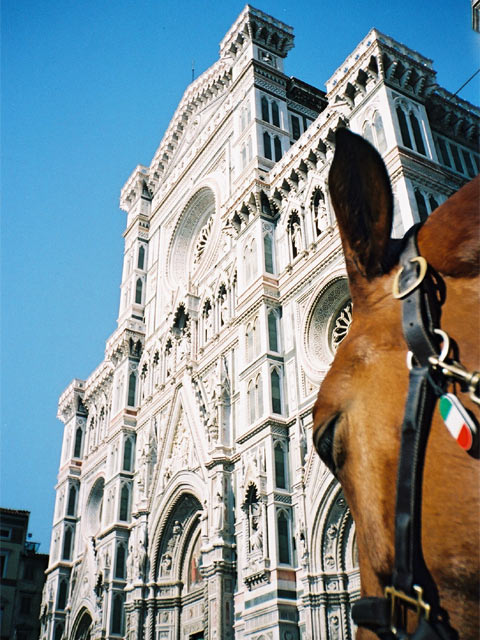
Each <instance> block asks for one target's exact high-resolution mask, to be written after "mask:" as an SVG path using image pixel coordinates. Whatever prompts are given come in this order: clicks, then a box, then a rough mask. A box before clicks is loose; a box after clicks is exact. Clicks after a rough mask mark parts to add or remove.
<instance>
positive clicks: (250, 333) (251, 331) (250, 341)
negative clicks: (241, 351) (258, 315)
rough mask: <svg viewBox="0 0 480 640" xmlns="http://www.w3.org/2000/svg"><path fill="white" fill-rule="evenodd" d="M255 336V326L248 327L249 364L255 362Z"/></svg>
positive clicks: (247, 351) (247, 352)
mask: <svg viewBox="0 0 480 640" xmlns="http://www.w3.org/2000/svg"><path fill="white" fill-rule="evenodd" d="M253 334H254V324H253V323H252V324H248V325H247V332H246V334H245V337H246V343H247V349H246V355H247V362H251V361H252V360H253V340H254V337H253Z"/></svg>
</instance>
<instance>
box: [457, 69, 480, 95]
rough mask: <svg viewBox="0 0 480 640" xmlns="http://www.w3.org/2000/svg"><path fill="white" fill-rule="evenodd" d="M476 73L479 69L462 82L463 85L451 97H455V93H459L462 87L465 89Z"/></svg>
mask: <svg viewBox="0 0 480 640" xmlns="http://www.w3.org/2000/svg"><path fill="white" fill-rule="evenodd" d="M477 73H480V69H477V70H476V71H475V73H474V74H473V76H470V78H469V79H468V80H467V81H466V82H464V83H463V84H462V86H461V87H460V89H457V90H456V91H455V93H454V94H453V95H454V96H456V95H457V93H460V91H461V90H462V89H463V87H466V86H467V84H468V83H469V82H470V80H473V78H474V77H475V76H476V75H477Z"/></svg>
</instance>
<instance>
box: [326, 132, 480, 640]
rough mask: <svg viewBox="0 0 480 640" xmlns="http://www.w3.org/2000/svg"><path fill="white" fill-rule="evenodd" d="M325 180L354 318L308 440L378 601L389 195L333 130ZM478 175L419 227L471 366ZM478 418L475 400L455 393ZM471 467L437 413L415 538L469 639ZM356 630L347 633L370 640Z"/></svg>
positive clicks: (384, 567)
mask: <svg viewBox="0 0 480 640" xmlns="http://www.w3.org/2000/svg"><path fill="white" fill-rule="evenodd" d="M336 138H337V141H336V152H335V158H334V161H333V164H332V167H331V170H330V176H329V186H330V194H331V199H332V203H333V206H334V209H335V213H336V217H337V221H338V227H339V231H340V236H341V240H342V245H343V250H344V254H345V261H346V268H347V273H348V278H349V284H350V291H351V296H352V300H353V309H354V313H353V321H352V324H351V327H350V331H349V333H348V335H347V337H346V338H345V339H344V340H343V342H342V343H341V344H340V345H339V347H338V350H337V353H336V357H335V360H334V362H333V365H332V367H331V369H330V371H329V372H328V374H327V376H326V377H325V380H324V381H323V383H322V386H321V388H320V391H319V394H318V399H317V401H316V404H315V407H314V410H313V418H314V428H313V440H314V444H315V446H316V448H317V451H318V452H319V454H320V456H321V457H322V459H323V460H324V461H325V462H326V464H328V466H329V467H330V468H331V469H332V471H333V472H334V473H335V475H336V476H337V478H338V479H339V481H340V483H341V485H342V487H343V490H344V493H345V496H346V498H347V501H348V504H349V506H350V509H351V512H352V515H353V518H354V520H355V524H356V531H357V544H358V551H359V562H360V575H361V589H362V595H368V596H383V593H384V588H385V586H386V585H388V584H389V583H390V579H391V574H392V567H393V557H394V518H395V516H394V512H395V492H396V489H395V487H396V472H397V465H398V456H399V446H400V432H401V424H402V417H403V412H404V405H405V399H406V395H407V388H408V370H407V367H406V352H407V346H406V343H405V340H404V337H403V333H402V327H401V303H400V302H399V301H398V300H395V299H394V298H393V297H392V282H393V280H394V276H395V274H396V272H398V270H399V268H398V263H397V264H392V259H391V255H392V253H391V245H392V241H391V240H390V231H391V225H392V208H393V207H392V192H391V187H390V181H389V178H388V175H387V171H386V168H385V165H384V164H383V161H382V159H381V157H380V156H379V154H378V153H377V152H376V150H375V149H374V148H373V147H372V146H371V145H370V144H368V143H367V142H365V141H364V140H363V139H362V138H360V137H359V136H356V135H355V134H352V133H351V132H349V131H348V130H346V129H339V130H338V131H337V136H336ZM479 187H480V182H479V178H477V179H475V180H473V181H472V182H470V183H469V184H467V185H465V186H464V187H463V188H462V189H460V190H459V191H458V192H457V193H456V194H455V195H453V196H452V197H451V198H450V199H449V200H447V201H446V202H445V203H444V204H442V205H441V206H440V207H438V209H437V210H436V211H435V212H434V213H432V215H431V216H430V217H429V218H428V220H427V221H426V222H425V224H424V225H423V227H422V228H421V229H420V231H419V234H418V246H419V252H420V255H422V256H424V257H425V258H426V260H427V261H428V263H429V265H431V267H433V269H434V270H436V272H438V273H439V274H440V275H441V278H442V279H443V281H444V283H445V285H446V301H445V304H444V306H443V310H442V319H441V326H442V329H443V330H445V331H446V332H447V333H448V334H449V336H450V337H451V338H452V340H454V341H455V343H456V345H457V347H458V354H457V360H459V361H461V362H462V364H463V365H464V367H465V368H466V369H468V370H469V371H472V370H478V369H479V368H480V366H479V364H480V354H479V341H480V321H479V318H480V314H479V312H480V300H479V296H480V283H479V275H480V255H479V254H480V235H479V202H478V201H479V198H478V195H479ZM455 392H456V393H457V394H458V396H459V398H460V399H461V402H462V403H463V405H464V406H465V407H466V408H468V409H469V410H471V411H472V412H473V413H474V415H475V416H476V417H477V420H478V415H479V411H478V406H476V405H475V404H474V403H473V402H471V401H470V399H469V397H468V394H467V393H460V392H459V389H458V386H456V388H455ZM479 515H480V506H479V462H478V460H475V459H474V458H473V457H471V456H470V455H469V454H468V453H467V452H465V451H464V450H463V449H461V448H460V446H459V445H458V444H457V442H456V441H455V440H454V439H453V437H452V436H451V435H450V434H449V432H448V431H447V428H446V427H445V425H444V423H443V422H442V420H441V418H440V416H438V415H437V412H435V417H434V420H433V424H432V429H431V433H430V437H429V441H428V446H427V454H426V461H425V469H424V481H423V501H422V542H423V552H424V556H425V560H426V564H427V566H428V568H429V570H430V572H431V574H432V576H433V578H434V580H435V581H436V584H437V587H438V591H439V595H440V604H441V606H442V607H443V608H444V609H445V610H446V611H447V612H448V614H449V616H450V623H451V625H452V626H453V627H454V628H455V629H456V630H457V632H458V634H459V637H460V638H462V639H466V638H468V639H470V638H471V639H474V638H475V639H477V638H478V637H479V628H480V627H479V575H480V574H479V531H480V529H479ZM374 637H376V636H375V635H374V634H373V633H371V632H369V631H366V630H364V629H363V630H359V632H358V635H357V638H362V639H363V638H374Z"/></svg>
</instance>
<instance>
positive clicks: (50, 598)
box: [41, 5, 480, 640]
mask: <svg viewBox="0 0 480 640" xmlns="http://www.w3.org/2000/svg"><path fill="white" fill-rule="evenodd" d="M292 46H293V30H292V28H291V27H289V26H287V25H285V24H283V23H282V22H280V21H278V20H276V19H275V18H273V17H271V16H269V15H266V14H265V13H263V12H261V11H258V10H256V9H254V8H253V7H251V6H249V5H247V6H246V7H245V9H244V10H243V12H242V13H241V15H240V16H239V17H238V19H237V20H236V22H235V23H234V24H233V26H232V27H231V29H230V30H229V32H228V33H227V34H226V36H225V37H224V39H223V40H222V42H221V44H220V56H219V60H218V61H217V62H216V63H215V64H214V65H213V66H212V67H211V68H209V69H208V70H207V71H206V72H205V73H204V74H203V75H201V76H200V77H199V78H198V79H197V80H195V81H194V82H192V84H191V85H190V86H189V87H188V88H187V90H186V92H185V94H184V96H183V98H182V100H181V102H180V104H179V106H178V108H177V110H176V112H175V114H174V116H173V118H172V120H171V123H170V125H169V127H168V129H167V131H166V133H165V135H164V137H163V139H162V141H161V143H160V146H159V147H158V150H157V152H156V153H155V156H154V158H153V160H152V162H151V164H150V166H148V167H147V166H141V165H139V166H137V167H136V169H135V170H134V171H133V173H132V175H131V176H130V178H129V179H128V181H127V183H126V184H125V186H124V188H123V190H122V192H121V208H122V209H123V210H124V211H125V212H126V215H127V219H126V230H125V233H124V238H125V253H124V262H123V273H122V280H121V298H120V305H119V316H118V327H117V329H116V330H115V332H114V333H113V335H112V336H111V337H110V338H109V339H108V340H107V342H106V349H105V358H104V360H103V361H102V362H101V363H100V364H99V366H98V367H97V369H95V371H93V372H92V374H91V375H90V376H89V378H88V379H87V380H79V379H74V380H73V382H72V383H71V384H70V386H69V387H68V388H67V389H66V390H65V391H64V393H63V394H62V396H61V397H60V401H59V412H58V417H59V418H60V420H62V422H63V423H64V437H63V448H62V453H61V461H60V465H59V473H58V484H57V486H56V507H55V514H54V520H53V528H52V542H51V550H50V564H49V568H48V570H47V582H46V585H45V589H44V594H43V603H42V613H41V622H42V632H41V638H42V640H60V639H62V638H69V639H72V640H87V639H92V640H93V639H97V638H108V639H112V640H113V639H118V638H130V639H132V640H136V639H138V640H194V639H195V640H200V639H205V640H206V639H207V638H208V639H209V640H214V639H215V640H233V639H241V638H245V639H247V638H248V639H250V640H300V639H303V640H306V639H307V638H308V639H310V640H313V639H319V638H325V639H331V640H333V639H339V638H345V639H351V638H353V636H354V628H353V625H352V621H351V616H350V604H351V602H352V600H354V599H355V598H357V597H358V596H359V592H360V580H359V571H358V561H357V556H356V545H355V528H354V524H353V521H352V518H351V516H350V513H349V510H348V507H347V504H346V502H345V499H344V497H343V495H342V492H341V490H340V487H339V485H338V484H337V482H336V481H335V479H334V478H333V476H332V475H331V474H330V473H329V471H328V470H327V469H326V467H325V466H324V464H323V463H322V462H321V461H320V460H319V458H318V456H317V455H316V454H315V452H314V451H313V448H312V444H311V424H312V419H311V409H312V406H313V403H314V400H315V397H316V394H317V392H318V388H319V386H320V383H321V381H322V379H323V377H324V376H325V373H326V371H327V370H328V367H329V364H330V362H331V360H332V358H333V355H334V352H335V349H336V346H337V345H338V343H339V342H340V341H341V340H342V338H343V337H344V336H345V334H346V332H347V331H348V327H349V324H350V320H351V314H352V305H351V302H350V298H349V290H348V285H347V280H346V272H345V267H344V263H343V258H342V252H341V245H340V240H339V236H338V232H337V230H336V226H335V220H334V217H333V212H332V209H331V206H330V202H329V193H328V185H327V174H328V169H329V165H330V162H331V158H332V156H333V152H334V140H335V139H334V132H335V129H336V128H337V127H339V126H348V127H350V128H351V129H352V130H353V131H355V132H357V133H361V134H362V135H364V136H365V137H366V138H367V139H368V140H370V141H371V142H372V144H374V145H375V146H376V147H377V149H378V151H379V152H380V153H381V154H382V156H383V158H384V160H385V163H386V165H387V168H388V171H389V174H390V176H391V179H392V185H393V190H394V201H395V217H394V228H393V234H394V235H395V236H396V237H400V236H401V235H402V234H403V233H404V231H405V230H406V229H407V228H408V227H409V226H411V224H413V223H414V222H417V221H419V220H423V219H425V218H426V217H427V216H428V214H429V213H430V212H431V211H432V210H433V209H435V208H436V207H437V206H438V205H439V204H441V203H442V202H443V201H444V200H446V199H447V198H448V197H449V196H450V195H451V193H453V192H454V191H456V190H457V189H458V188H459V187H460V186H461V185H462V184H463V183H464V182H466V181H467V180H468V179H469V177H473V175H475V174H476V173H477V172H478V169H479V164H480V159H479V156H478V153H477V146H476V144H477V139H478V123H479V115H480V112H479V110H478V109H477V108H475V107H473V106H472V105H471V104H469V103H467V102H464V101H462V100H460V99H459V98H455V97H454V96H452V95H451V94H449V93H448V92H447V91H445V90H444V89H442V88H441V87H439V86H438V84H437V83H436V76H435V71H434V69H433V66H432V61H431V60H429V59H427V58H425V57H424V56H422V55H420V54H419V53H417V52H415V51H413V50H411V49H409V48H407V47H406V46H404V45H402V44H400V43H398V42H396V41H395V40H393V39H392V38H390V37H388V36H385V35H383V34H381V33H380V32H378V31H376V30H375V29H372V30H371V31H370V32H369V33H368V35H367V36H366V37H365V39H364V40H363V41H362V42H361V43H360V44H359V45H358V46H357V48H356V49H355V50H354V51H353V52H352V53H351V55H350V56H349V57H348V58H347V59H346V60H345V61H344V62H343V63H342V64H341V66H340V67H339V68H338V70H337V71H336V72H335V73H334V74H333V76H332V77H331V78H330V79H329V80H328V81H327V83H326V89H327V91H326V92H324V91H321V90H319V89H317V88H315V87H313V86H310V85H308V84H306V83H305V82H302V81H301V80H299V79H297V78H295V77H288V76H286V75H285V74H284V71H283V65H284V59H285V57H286V56H287V53H288V51H289V50H290V49H291V48H292ZM112 286H113V283H112Z"/></svg>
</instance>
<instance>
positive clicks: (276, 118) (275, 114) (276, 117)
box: [272, 100, 280, 127]
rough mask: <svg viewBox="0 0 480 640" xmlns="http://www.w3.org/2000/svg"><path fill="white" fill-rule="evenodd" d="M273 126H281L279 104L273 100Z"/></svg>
mask: <svg viewBox="0 0 480 640" xmlns="http://www.w3.org/2000/svg"><path fill="white" fill-rule="evenodd" d="M272 124H274V125H275V126H276V127H279V126H280V112H279V110H278V103H277V102H275V100H272Z"/></svg>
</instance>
